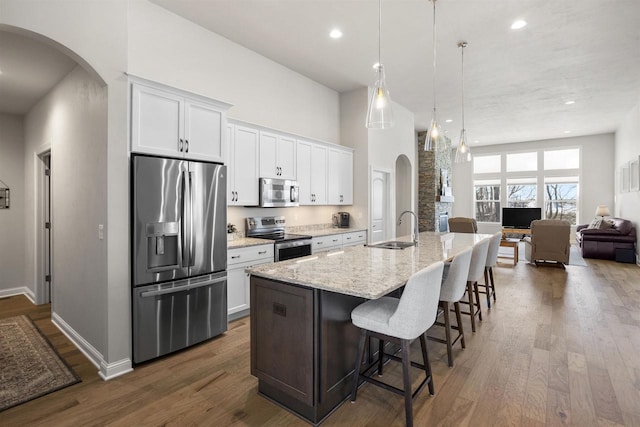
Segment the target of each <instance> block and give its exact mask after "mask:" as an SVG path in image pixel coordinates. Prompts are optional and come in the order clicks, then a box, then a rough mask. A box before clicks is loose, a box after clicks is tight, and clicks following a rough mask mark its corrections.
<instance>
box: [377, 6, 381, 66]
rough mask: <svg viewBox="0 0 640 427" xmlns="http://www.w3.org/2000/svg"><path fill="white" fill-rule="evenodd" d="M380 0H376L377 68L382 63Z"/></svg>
mask: <svg viewBox="0 0 640 427" xmlns="http://www.w3.org/2000/svg"><path fill="white" fill-rule="evenodd" d="M381 45H382V0H378V69H380V66H381V65H382V47H381Z"/></svg>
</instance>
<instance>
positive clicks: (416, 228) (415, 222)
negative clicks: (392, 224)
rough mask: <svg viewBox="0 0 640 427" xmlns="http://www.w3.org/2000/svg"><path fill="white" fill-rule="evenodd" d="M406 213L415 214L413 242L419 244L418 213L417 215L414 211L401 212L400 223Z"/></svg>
mask: <svg viewBox="0 0 640 427" xmlns="http://www.w3.org/2000/svg"><path fill="white" fill-rule="evenodd" d="M406 213H410V214H411V215H413V218H414V225H413V243H415V244H416V245H417V244H418V215H416V214H415V213H414V212H413V211H404V212H402V213H401V214H400V217H399V218H398V225H400V224H402V216H403V215H404V214H406Z"/></svg>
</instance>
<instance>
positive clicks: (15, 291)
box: [0, 286, 36, 305]
mask: <svg viewBox="0 0 640 427" xmlns="http://www.w3.org/2000/svg"><path fill="white" fill-rule="evenodd" d="M14 295H24V296H26V297H27V298H29V300H30V301H31V302H32V303H33V304H34V305H35V304H36V296H35V294H34V293H33V291H32V290H31V289H29V288H28V287H26V286H18V287H15V288H9V289H0V298H6V297H12V296H14Z"/></svg>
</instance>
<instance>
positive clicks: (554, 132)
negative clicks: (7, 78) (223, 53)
mask: <svg viewBox="0 0 640 427" xmlns="http://www.w3.org/2000/svg"><path fill="white" fill-rule="evenodd" d="M152 2H153V3H156V4H158V5H160V6H162V7H164V8H166V9H168V10H170V11H172V12H174V13H176V14H178V15H180V16H183V17H184V18H186V19H188V20H191V21H193V22H195V23H197V24H199V25H201V26H202V27H204V28H207V29H210V30H211V31H213V32H216V33H218V34H220V35H222V36H224V37H226V38H228V39H230V40H232V41H234V42H236V43H238V44H240V45H242V46H245V47H247V48H249V49H251V50H253V51H255V52H258V53H260V54H262V55H264V56H265V57H268V58H270V59H272V60H273V61H275V62H278V63H280V64H282V65H284V66H286V67H288V68H291V69H293V70H295V71H297V72H299V73H301V74H303V75H305V76H308V77H309V78H311V79H313V80H315V81H317V82H319V83H321V84H323V85H325V86H328V87H330V88H332V89H335V90H336V91H338V92H343V91H349V90H353V89H356V88H361V87H364V86H367V85H371V84H373V81H374V77H375V76H374V73H373V68H372V65H373V64H374V63H375V62H377V60H378V58H377V50H378V2H377V1H375V0H216V1H202V0H152ZM516 19H524V20H526V21H527V22H528V25H527V26H526V27H524V28H523V29H521V30H517V31H516V30H511V29H510V25H511V23H512V22H513V21H514V20H516ZM432 22H433V4H432V3H430V2H429V1H427V0H420V1H418V0H385V1H383V3H382V62H383V64H384V65H385V68H386V74H387V85H388V87H389V90H390V92H391V97H392V99H393V100H394V101H396V102H398V103H399V104H401V105H403V106H404V107H406V108H408V109H409V110H411V111H413V112H414V113H415V117H416V127H417V129H418V130H424V129H426V128H427V126H428V124H429V122H430V121H431V112H432V109H433V95H432V93H433V84H432V78H433V73H432V69H433V63H432V61H433V55H432V52H433V48H432V40H433V38H432V28H433V27H432ZM638 23H640V1H638V0H616V1H602V0H562V1H558V0H485V1H479V0H440V1H438V2H437V37H436V40H437V60H438V62H437V73H436V93H437V108H438V118H439V120H440V122H441V123H442V124H443V127H444V128H445V129H446V130H447V131H448V135H449V136H450V137H451V138H452V140H453V141H454V142H456V141H457V139H458V134H459V131H460V122H461V114H462V111H461V64H460V63H461V59H460V49H459V48H457V43H458V42H459V41H461V40H465V41H467V42H468V47H467V48H466V49H465V125H466V126H465V127H466V129H467V134H468V138H469V140H470V141H478V143H479V144H494V143H505V142H517V141H529V140H540V139H550V138H559V137H567V136H577V135H588V134H598V133H605V132H612V131H615V129H616V128H617V127H618V125H619V123H620V122H621V120H622V119H623V118H624V117H625V116H626V114H627V113H628V112H629V111H630V110H631V108H632V107H633V106H634V105H635V104H636V103H637V102H638V100H639V99H640V96H639V94H640V48H638V46H640V25H639V24H638ZM334 27H339V28H340V29H341V30H342V32H343V33H344V36H343V37H342V38H341V39H338V40H334V39H331V38H329V37H328V34H329V31H330V30H331V29H332V28H334ZM571 100H572V101H575V104H572V105H565V102H566V101H571ZM446 119H451V120H453V122H451V123H448V124H447V123H445V120H446Z"/></svg>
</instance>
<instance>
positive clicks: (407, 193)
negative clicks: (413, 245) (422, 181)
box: [396, 154, 413, 237]
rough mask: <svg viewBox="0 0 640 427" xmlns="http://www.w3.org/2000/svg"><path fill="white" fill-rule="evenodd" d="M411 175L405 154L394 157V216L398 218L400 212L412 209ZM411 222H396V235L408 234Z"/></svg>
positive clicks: (409, 164) (409, 163)
mask: <svg viewBox="0 0 640 427" xmlns="http://www.w3.org/2000/svg"><path fill="white" fill-rule="evenodd" d="M411 177H412V174H411V162H410V161H409V158H408V157H407V156H405V155H404V154H401V155H400V156H398V158H397V159H396V218H400V214H401V213H402V212H404V211H410V210H412V203H411V201H412V197H411V194H412V191H413V186H412V185H411ZM412 224H413V222H412V221H411V220H409V221H402V224H398V223H396V237H400V236H408V235H410V234H411V227H412Z"/></svg>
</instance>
